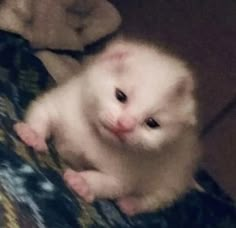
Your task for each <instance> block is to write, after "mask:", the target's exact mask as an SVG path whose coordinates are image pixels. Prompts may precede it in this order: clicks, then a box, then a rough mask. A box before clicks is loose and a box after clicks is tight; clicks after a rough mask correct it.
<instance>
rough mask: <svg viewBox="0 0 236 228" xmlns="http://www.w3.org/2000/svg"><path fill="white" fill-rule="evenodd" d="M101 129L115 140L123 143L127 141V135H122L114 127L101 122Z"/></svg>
mask: <svg viewBox="0 0 236 228" xmlns="http://www.w3.org/2000/svg"><path fill="white" fill-rule="evenodd" d="M100 127H101V128H102V129H103V130H104V131H105V134H108V135H109V136H112V137H113V138H116V139H118V140H119V141H121V142H125V139H126V137H125V135H124V134H120V132H119V131H116V130H115V129H114V128H113V127H111V126H108V125H106V124H105V123H103V122H101V125H100ZM101 133H102V132H101Z"/></svg>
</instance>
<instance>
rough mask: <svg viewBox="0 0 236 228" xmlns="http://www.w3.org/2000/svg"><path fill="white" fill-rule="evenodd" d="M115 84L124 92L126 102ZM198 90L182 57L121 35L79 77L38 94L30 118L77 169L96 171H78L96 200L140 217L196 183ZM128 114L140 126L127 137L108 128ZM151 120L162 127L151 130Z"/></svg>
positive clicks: (44, 136)
mask: <svg viewBox="0 0 236 228" xmlns="http://www.w3.org/2000/svg"><path fill="white" fill-rule="evenodd" d="M115 88H119V89H121V90H122V91H124V92H125V93H126V95H127V96H128V102H127V103H126V104H123V103H120V102H119V101H118V100H117V99H116V97H115ZM193 91H194V82H193V78H192V73H191V71H190V70H189V69H188V68H187V67H186V66H185V64H184V63H183V62H182V61H181V60H179V59H177V58H175V57H172V56H170V55H168V54H166V53H164V52H162V51H160V50H159V49H158V48H155V47H151V46H148V45H146V44H142V43H138V42H129V41H123V40H119V41H115V42H113V43H112V44H110V45H109V46H108V47H107V48H106V50H105V51H104V52H103V53H102V54H100V55H99V56H98V57H97V58H96V59H95V60H93V61H92V62H91V63H89V64H88V66H87V67H86V69H85V70H84V72H83V73H81V75H80V77H75V78H73V79H71V80H69V81H68V82H67V83H66V84H64V85H61V86H59V87H58V88H55V89H53V90H51V91H50V92H48V93H46V94H45V95H44V96H42V97H40V98H39V99H37V100H36V101H35V102H34V103H33V104H32V105H31V107H30V109H29V110H28V112H27V115H26V119H25V121H26V122H27V123H28V124H29V125H30V126H31V128H32V129H34V131H36V132H37V133H38V134H39V135H40V136H42V137H43V138H46V137H48V136H49V135H53V136H54V138H55V143H56V146H57V149H58V151H59V153H60V154H61V156H62V157H63V158H64V159H65V160H66V161H67V162H69V163H70V164H71V166H72V167H73V168H74V169H77V170H79V169H80V168H81V166H83V165H84V164H85V163H86V164H87V163H88V164H89V165H90V166H91V167H92V168H93V170H87V171H82V172H80V174H81V175H82V176H83V178H84V179H85V181H86V182H87V184H88V186H89V189H90V191H91V192H92V193H93V194H94V196H95V197H96V198H111V199H118V204H119V205H120V207H121V209H122V210H123V211H125V212H126V213H128V214H135V213H140V212H143V211H150V210H154V209H156V208H160V207H163V206H165V205H167V204H169V203H170V202H172V201H174V200H175V199H176V198H177V197H178V196H180V195H181V194H183V193H184V192H185V191H186V190H187V189H188V188H189V187H190V186H191V183H192V178H193V173H194V170H195V167H196V162H197V160H198V157H199V149H198V140H197V136H196V124H197V120H196V110H195V109H196V108H195V99H194V93H193ZM129 117H130V118H131V117H132V118H134V119H135V121H136V126H135V129H134V130H133V131H132V132H130V133H127V134H126V135H125V136H124V140H120V139H119V138H118V137H116V136H114V135H113V134H112V133H110V132H109V131H107V129H106V128H104V126H109V127H112V126H114V125H115V124H116V121H117V120H118V119H119V118H123V119H125V118H129ZM148 117H153V118H155V119H156V120H157V121H158V122H159V123H160V128H157V129H150V128H148V127H147V126H146V125H145V123H144V120H145V119H146V118H148ZM84 162H85V163H84ZM130 199H131V200H130ZM130 202H133V204H132V203H131V204H130ZM127 205H128V206H127ZM132 206H133V207H132ZM131 207H132V209H131Z"/></svg>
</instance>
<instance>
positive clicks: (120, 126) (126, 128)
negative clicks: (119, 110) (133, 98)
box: [112, 117, 136, 134]
mask: <svg viewBox="0 0 236 228" xmlns="http://www.w3.org/2000/svg"><path fill="white" fill-rule="evenodd" d="M135 126H136V120H135V119H134V118H132V117H125V118H120V119H119V120H118V121H117V123H116V125H115V126H114V128H113V129H112V131H113V132H114V133H115V134H123V133H127V132H131V131H133V130H134V128H135Z"/></svg>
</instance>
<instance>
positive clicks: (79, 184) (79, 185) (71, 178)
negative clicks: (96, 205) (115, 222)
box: [64, 169, 94, 203]
mask: <svg viewBox="0 0 236 228" xmlns="http://www.w3.org/2000/svg"><path fill="white" fill-rule="evenodd" d="M64 180H65V181H66V183H67V185H68V186H69V187H70V188H71V189H72V190H73V191H75V192H76V193H77V194H78V195H79V196H80V197H82V198H83V199H84V200H85V201H86V202H87V203H92V202H93V201H94V194H93V193H92V192H91V191H90V189H89V186H88V184H87V182H86V180H85V179H84V178H83V177H82V176H81V175H80V173H79V172H76V171H73V170H72V169H67V170H66V171H65V173H64Z"/></svg>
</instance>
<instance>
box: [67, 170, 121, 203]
mask: <svg viewBox="0 0 236 228" xmlns="http://www.w3.org/2000/svg"><path fill="white" fill-rule="evenodd" d="M64 179H65V181H66V182H67V184H68V185H69V186H70V187H71V188H72V189H73V190H74V191H75V192H76V193H78V194H79V195H80V196H81V197H82V198H84V199H85V200H86V201H87V202H92V201H93V200H94V199H95V198H110V199H113V198H116V197H118V196H119V195H121V192H122V191H123V189H122V185H121V184H120V183H119V181H117V180H116V179H115V178H114V177H112V176H109V175H107V174H104V173H101V172H98V171H82V172H76V171H73V170H70V169H68V170H66V171H65V174H64Z"/></svg>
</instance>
